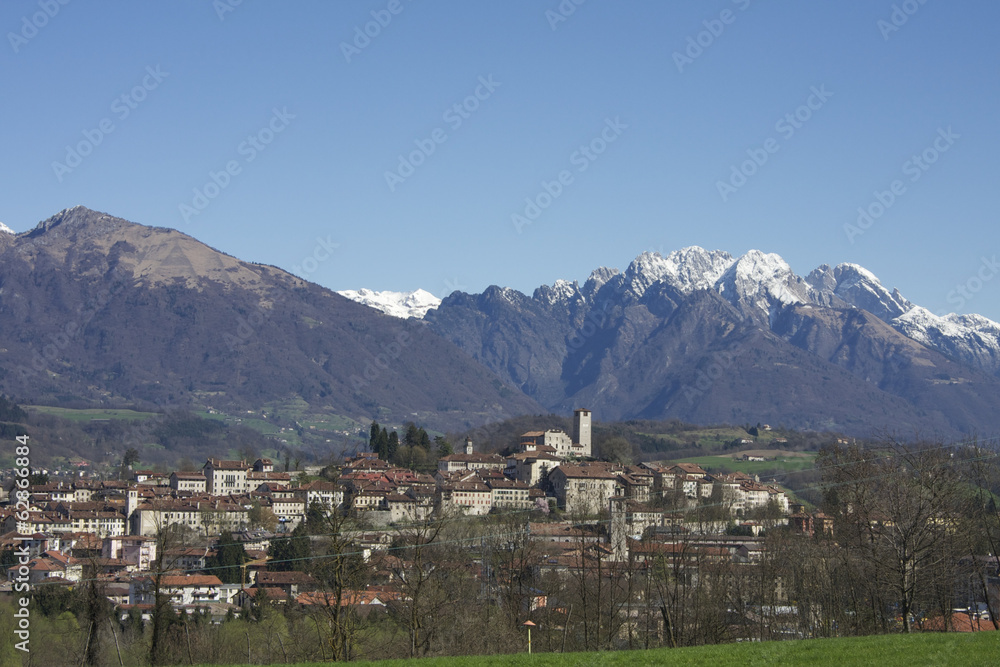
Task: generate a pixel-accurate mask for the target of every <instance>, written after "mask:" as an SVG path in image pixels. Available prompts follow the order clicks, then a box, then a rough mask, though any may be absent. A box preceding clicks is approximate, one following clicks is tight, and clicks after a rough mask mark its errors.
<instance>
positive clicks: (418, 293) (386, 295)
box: [337, 288, 441, 319]
mask: <svg viewBox="0 0 1000 667" xmlns="http://www.w3.org/2000/svg"><path fill="white" fill-rule="evenodd" d="M337 294H340V295H341V296H345V297H347V298H348V299H351V300H352V301H357V302H358V303H360V304H363V305H365V306H368V307H369V308H375V309H376V310H380V311H382V312H383V313H385V314H386V315H392V316H393V317H400V318H402V319H407V318H410V317H416V318H418V319H422V318H423V317H424V315H426V314H427V311H429V310H433V309H435V308H437V307H438V306H440V305H441V299H439V298H437V297H436V296H434V295H433V294H431V293H430V292H428V291H426V290H422V289H417V290H413V291H412V292H391V291H383V292H376V291H374V290H370V289H364V288H362V289H359V290H342V291H339V292H337Z"/></svg>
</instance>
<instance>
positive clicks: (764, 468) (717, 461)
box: [675, 452, 816, 475]
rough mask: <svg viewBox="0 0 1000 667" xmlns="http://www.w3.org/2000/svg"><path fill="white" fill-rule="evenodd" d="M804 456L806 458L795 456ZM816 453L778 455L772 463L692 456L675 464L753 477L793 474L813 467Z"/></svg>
mask: <svg viewBox="0 0 1000 667" xmlns="http://www.w3.org/2000/svg"><path fill="white" fill-rule="evenodd" d="M797 454H806V456H797ZM815 460H816V452H789V453H788V454H787V455H785V454H778V455H777V458H775V460H773V461H741V460H740V459H738V458H737V459H734V458H732V457H731V456H693V457H690V458H686V459H677V460H676V461H675V463H696V464H698V465H700V466H701V467H702V468H704V469H705V470H708V471H710V472H711V471H719V470H721V471H724V472H737V471H739V472H745V473H747V474H750V475H753V474H758V473H762V472H773V471H775V470H783V471H785V472H795V471H798V470H808V469H810V468H812V467H813V466H814V465H815Z"/></svg>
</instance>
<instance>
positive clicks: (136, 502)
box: [0, 409, 790, 620]
mask: <svg viewBox="0 0 1000 667" xmlns="http://www.w3.org/2000/svg"><path fill="white" fill-rule="evenodd" d="M515 449H516V451H515V452H513V453H511V454H509V455H507V456H501V455H499V454H492V453H481V452H477V451H475V445H474V443H473V442H472V441H471V439H470V440H467V441H466V442H465V446H464V449H463V451H461V452H459V453H453V454H448V455H446V456H443V457H441V458H440V459H439V460H438V464H437V471H436V472H435V474H434V475H433V476H432V475H429V474H426V473H419V472H416V471H414V470H410V469H407V468H402V467H397V466H394V465H391V464H390V463H389V462H387V461H385V460H382V459H380V458H379V457H378V454H377V453H374V452H359V453H357V455H355V456H353V457H351V458H349V459H348V460H346V461H344V463H343V465H342V466H340V467H339V468H338V469H335V470H328V471H327V472H328V473H329V478H324V477H310V476H308V475H305V474H304V473H303V472H300V471H277V470H275V466H274V464H273V462H272V461H271V460H270V459H268V458H259V459H257V460H255V461H253V462H252V463H250V462H247V461H234V460H220V459H215V458H210V459H208V460H207V461H206V462H205V464H204V465H203V466H202V468H201V470H200V471H195V472H182V471H174V472H171V473H169V474H167V473H156V472H152V471H147V470H135V471H132V473H131V479H129V480H127V481H114V480H96V479H87V478H80V479H74V480H70V481H57V482H49V483H37V484H33V485H32V486H31V487H30V488H29V493H30V495H29V497H30V508H29V509H28V511H26V512H20V513H19V512H15V511H14V510H13V508H12V507H11V506H8V507H7V508H5V509H0V534H2V535H0V546H2V547H3V549H4V553H8V554H9V553H12V551H13V549H14V548H15V546H19V547H20V548H22V549H26V550H27V552H28V553H30V556H31V558H30V562H29V563H28V571H29V572H30V574H29V576H28V579H29V581H30V583H31V584H46V585H51V586H72V585H74V584H76V583H78V582H80V581H82V580H85V579H88V578H96V579H100V580H102V581H105V582H106V583H107V584H108V586H109V590H113V591H116V593H115V594H114V595H109V597H111V599H112V600H113V601H114V602H115V603H116V604H117V605H118V606H119V608H120V610H121V611H122V613H128V612H129V611H130V610H132V609H139V610H141V611H142V612H143V613H147V615H148V608H149V605H150V604H151V603H150V593H149V582H150V577H151V572H152V571H155V570H156V568H157V566H161V567H162V566H164V564H166V567H167V569H169V572H170V574H169V577H168V578H167V579H166V580H165V582H166V583H165V586H166V587H167V589H168V590H169V591H170V596H171V600H172V603H173V605H174V606H175V607H176V608H177V609H183V610H187V611H189V612H191V611H192V610H195V609H197V610H208V611H210V612H211V614H212V616H213V618H215V619H217V620H218V619H220V618H222V617H224V616H225V615H226V614H232V613H236V614H238V613H240V612H241V610H242V609H243V607H245V605H246V603H247V602H248V601H249V600H250V599H252V598H253V596H254V595H255V593H256V592H257V591H258V590H260V589H274V588H276V587H277V588H281V589H282V590H281V592H280V593H279V592H278V591H275V590H269V593H270V594H271V596H272V597H274V598H276V599H281V600H287V601H289V602H293V603H297V604H304V605H309V604H312V603H313V597H312V596H313V593H314V592H315V590H314V588H315V587H314V586H310V584H309V578H307V577H297V576H296V575H295V574H293V573H295V572H296V571H297V570H298V569H299V568H298V567H297V566H298V564H296V563H293V564H291V566H289V565H288V564H285V563H282V564H281V567H280V568H278V569H280V570H282V571H285V572H284V574H282V575H281V576H277V575H278V573H277V572H275V571H274V570H275V567H274V563H273V561H274V554H275V549H274V544H275V543H276V542H280V541H281V540H282V539H285V540H288V539H291V538H290V536H292V535H299V534H300V533H302V532H303V529H304V527H305V526H306V524H307V523H309V522H312V523H314V524H315V525H322V519H323V518H329V517H338V520H339V519H348V518H349V519H350V520H351V521H352V525H353V526H354V527H355V531H354V533H353V536H352V546H353V547H355V548H357V549H358V550H360V551H361V552H363V553H365V554H366V558H367V557H370V556H371V554H372V553H373V552H378V551H380V550H382V551H385V550H386V548H387V547H388V546H389V545H390V544H392V542H393V540H394V538H395V537H398V535H400V534H405V533H406V531H407V530H409V529H410V528H411V527H413V526H421V525H427V524H428V523H429V522H434V521H438V520H445V519H458V518H464V517H481V516H485V515H489V514H494V515H496V514H507V515H509V516H510V517H512V518H514V520H515V521H516V522H518V523H519V524H520V525H521V526H522V528H523V530H524V531H525V533H526V534H528V535H530V536H531V539H533V540H538V541H540V542H542V543H545V545H546V546H545V548H544V549H543V551H545V554H546V558H545V559H544V560H543V561H540V562H539V563H538V566H539V567H543V568H544V567H548V566H549V565H550V564H556V569H560V568H562V567H565V564H566V562H567V558H568V557H569V556H568V555H567V554H568V553H569V552H571V551H573V550H574V549H579V545H578V544H576V545H574V541H575V540H574V538H573V536H575V535H583V536H585V541H586V542H587V544H588V545H589V546H588V548H600V549H605V550H607V557H608V558H610V559H615V560H620V561H621V560H628V559H629V558H630V557H632V556H633V555H634V553H633V551H634V549H635V545H636V544H638V541H639V540H641V539H642V538H643V536H644V535H646V536H649V535H652V534H658V535H660V536H661V539H660V541H659V544H660V545H663V546H666V545H669V544H671V543H674V542H676V541H677V535H678V534H681V533H684V534H685V539H687V535H688V534H695V533H697V534H698V535H699V540H702V541H705V542H706V543H708V542H712V544H718V545H721V544H726V545H727V548H729V549H731V550H734V551H735V550H736V549H738V548H744V549H745V548H746V546H747V544H748V543H749V542H752V540H753V538H752V535H754V534H756V533H758V532H759V531H760V530H761V528H762V527H763V524H762V522H760V521H755V520H752V519H750V518H749V517H757V516H759V517H764V516H767V517H768V518H769V519H770V520H771V521H772V522H773V521H775V520H779V519H780V520H782V521H785V519H784V518H783V517H785V516H786V515H788V513H789V507H790V505H789V498H788V496H787V495H786V493H785V492H784V491H783V490H782V489H780V488H778V487H777V486H774V485H765V484H761V483H760V482H759V481H758V480H757V479H754V478H753V477H751V476H749V475H747V474H745V473H730V474H708V473H707V472H706V471H705V470H703V469H702V468H700V467H699V466H697V465H694V464H689V463H677V464H672V463H669V462H661V463H641V464H638V465H623V464H615V463H609V462H605V461H596V460H593V459H592V457H591V454H592V441H591V413H590V411H589V410H584V409H580V410H576V411H575V414H574V421H573V430H572V433H571V434H567V433H565V432H564V431H562V430H560V429H554V428H553V429H548V430H545V431H540V430H539V431H529V432H526V433H524V434H522V436H521V437H520V440H519V442H518V443H517V444H516V448H515ZM699 507H701V508H702V510H703V511H702V512H700V513H699V514H698V516H699V520H698V522H697V524H695V523H692V521H691V518H692V516H694V515H691V514H690V510H693V509H696V508H699ZM767 510H770V512H768V511H767ZM709 515H710V518H708V519H706V517H708V516H709ZM739 525H742V526H745V527H746V531H745V533H746V534H747V535H750V536H751V539H750V540H749V541H748V540H746V539H742V538H739V539H737V538H736V537H731V538H729V539H728V540H727V539H724V538H716V539H715V540H714V541H713V540H710V539H709V537H708V536H709V535H711V534H713V533H717V534H719V535H722V534H723V533H724V532H725V531H726V529H727V528H729V529H731V528H732V527H733V526H739ZM731 532H732V531H731ZM168 534H169V535H171V536H173V537H172V538H171V539H166V537H167V535H168ZM223 536H225V537H223ZM228 540H232V541H234V542H236V543H238V544H239V545H241V547H242V550H243V552H244V553H245V554H246V558H247V562H246V563H245V564H241V566H242V567H241V572H240V577H239V581H236V582H228V583H224V582H223V581H222V580H221V579H220V577H219V576H218V573H217V572H215V571H214V568H213V567H212V564H213V563H216V562H218V552H219V548H220V544H221V543H223V542H226V541H228ZM175 542H176V543H177V546H174V543H175ZM181 544H182V545H183V546H180V545H181ZM21 545H23V546H21ZM643 548H644V549H648V542H647V543H646V546H644V547H643ZM163 549H169V550H170V553H159V552H158V550H163ZM751 551H752V549H751ZM398 557H399V558H405V555H402V554H400V555H399V556H398ZM9 561H10V559H9V558H8V559H7V561H6V562H8V564H9ZM17 572H18V567H17V566H13V565H12V566H10V567H9V569H8V571H7V575H8V576H7V578H8V580H10V581H13V580H14V579H15V578H16V576H17ZM276 577H277V579H276ZM282 577H284V579H282ZM278 579H282V580H285V579H287V580H289V581H291V580H292V579H295V580H296V581H297V582H298V583H296V584H288V585H285V584H276V582H277V580H278ZM7 587H8V588H9V587H10V584H9V583H8V584H7ZM397 594H398V592H397ZM384 597H386V595H385V594H383V595H382V596H381V597H379V598H378V600H377V601H376V600H375V599H374V598H372V599H371V600H369V601H367V602H365V601H364V600H367V598H365V597H364V596H361V597H359V600H362V601H360V602H358V604H384V603H385V600H384V599H383V598H384ZM390 597H391V596H390Z"/></svg>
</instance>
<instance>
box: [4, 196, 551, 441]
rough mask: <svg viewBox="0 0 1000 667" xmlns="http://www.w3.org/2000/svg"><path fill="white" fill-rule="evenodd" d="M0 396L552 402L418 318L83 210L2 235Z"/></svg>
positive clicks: (393, 416) (500, 411) (185, 401)
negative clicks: (504, 378) (507, 381)
mask: <svg viewBox="0 0 1000 667" xmlns="http://www.w3.org/2000/svg"><path fill="white" fill-rule="evenodd" d="M0 391H3V392H4V393H6V394H7V395H8V396H12V397H15V398H17V399H18V400H19V401H22V402H27V403H47V404H55V405H76V404H94V405H121V404H135V405H138V406H140V407H145V408H168V407H175V406H184V407H194V406H201V407H209V406H210V407H214V408H218V409H220V410H221V409H236V408H239V409H243V408H246V409H258V408H260V407H262V406H267V405H274V404H275V403H280V402H286V401H304V402H305V403H307V404H308V405H309V406H310V407H311V408H312V409H313V410H325V411H329V412H331V413H334V414H339V415H345V416H349V417H352V418H356V419H357V420H358V421H360V422H361V423H363V424H367V423H368V422H369V421H370V420H371V419H372V418H378V419H380V420H381V421H384V422H388V423H402V422H403V421H405V420H416V421H418V422H420V423H423V424H426V425H428V426H429V427H433V428H438V429H458V428H464V427H466V426H471V425H477V424H480V423H482V422H484V421H487V420H490V419H501V418H505V417H509V416H512V415H518V414H524V413H529V412H539V411H541V410H542V408H541V407H540V406H539V405H538V404H537V403H535V401H534V400H532V399H531V398H529V397H527V396H525V395H524V394H522V393H521V392H518V391H514V390H511V389H510V388H508V387H505V386H504V385H503V384H502V382H500V381H499V380H498V379H497V377H496V376H495V374H493V373H492V372H490V371H489V370H488V369H486V368H484V367H483V366H482V365H481V364H479V363H478V362H476V361H475V360H473V359H472V358H471V357H469V356H468V355H467V354H465V353H464V352H462V351H461V350H459V349H458V348H456V347H455V345H453V344H452V343H449V342H447V341H445V340H444V339H442V338H441V337H439V336H437V335H435V334H434V333H433V332H431V331H429V330H428V328H427V327H426V326H424V325H423V324H421V323H419V322H416V321H412V320H411V321H404V320H401V319H399V318H395V317H390V316H387V315H383V314H382V313H380V312H378V311H376V310H374V309H372V308H368V307H365V306H362V305H359V304H357V303H355V302H354V301H351V300H350V299H347V298H345V297H342V296H340V295H339V294H337V293H335V292H333V291H332V290H328V289H326V288H323V287H320V286H319V285H315V284H313V283H309V282H307V281H305V280H302V279H300V278H297V277H296V276H294V275H292V274H290V273H287V272H285V271H283V270H281V269H279V268H276V267H273V266H266V265H261V264H252V263H249V262H243V261H240V260H238V259H236V258H234V257H231V256H229V255H226V254H224V253H221V252H219V251H217V250H214V249H212V248H210V247H208V246H206V245H205V244H203V243H201V242H199V241H197V240H195V239H194V238H192V237H190V236H188V235H186V234H183V233H181V232H178V231H176V230H173V229H166V228H158V227H148V226H144V225H139V224H136V223H132V222H129V221H126V220H123V219H120V218H116V217H113V216H111V215H107V214H104V213H99V212H96V211H92V210H89V209H87V208H84V207H82V206H77V207H74V208H71V209H67V210H64V211H61V212H60V213H58V214H56V215H55V216H53V217H51V218H49V219H48V220H45V221H43V222H40V223H39V224H38V226H37V227H35V228H34V229H33V230H31V231H28V232H24V233H20V234H16V235H14V234H9V233H0Z"/></svg>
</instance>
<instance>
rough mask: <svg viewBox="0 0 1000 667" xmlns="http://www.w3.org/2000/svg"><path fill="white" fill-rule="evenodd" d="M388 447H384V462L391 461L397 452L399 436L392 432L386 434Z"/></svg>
mask: <svg viewBox="0 0 1000 667" xmlns="http://www.w3.org/2000/svg"><path fill="white" fill-rule="evenodd" d="M387 438H388V445H387V446H386V457H385V460H386V461H391V460H392V458H393V457H394V456H396V452H397V451H399V434H398V433H396V432H395V431H393V432H392V433H390V434H388V436H387Z"/></svg>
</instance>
